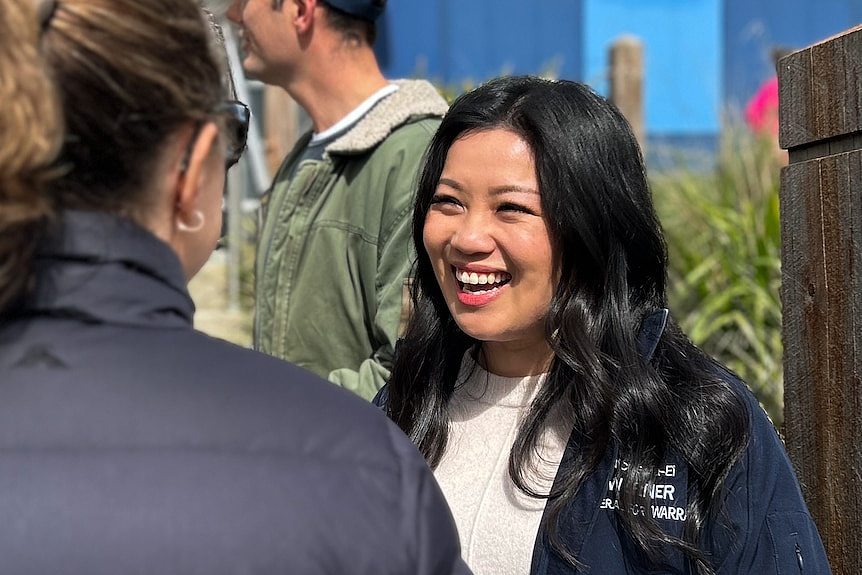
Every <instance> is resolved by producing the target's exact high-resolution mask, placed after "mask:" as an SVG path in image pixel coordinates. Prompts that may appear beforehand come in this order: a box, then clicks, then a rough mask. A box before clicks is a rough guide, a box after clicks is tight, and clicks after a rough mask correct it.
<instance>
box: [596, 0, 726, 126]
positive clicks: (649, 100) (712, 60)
mask: <svg viewBox="0 0 862 575" xmlns="http://www.w3.org/2000/svg"><path fill="white" fill-rule="evenodd" d="M584 17H585V18H584V22H585V44H586V45H585V54H586V56H585V75H584V81H585V82H587V83H589V84H591V85H592V86H593V87H595V88H596V90H598V91H599V92H601V93H603V94H607V91H608V85H607V70H608V48H609V47H610V45H611V44H612V43H613V41H614V40H615V39H617V38H618V37H619V36H621V35H623V34H633V35H635V36H638V37H639V38H640V39H641V41H642V42H643V43H644V59H645V62H644V66H645V74H646V79H645V94H644V98H645V102H644V105H645V108H646V110H645V113H646V130H647V132H648V133H649V134H650V135H659V134H689V135H692V134H694V135H696V134H712V133H715V132H717V131H718V127H719V110H720V106H721V105H720V97H721V86H720V81H721V69H722V62H721V59H722V50H721V1H720V0H586V3H585V6H584Z"/></svg>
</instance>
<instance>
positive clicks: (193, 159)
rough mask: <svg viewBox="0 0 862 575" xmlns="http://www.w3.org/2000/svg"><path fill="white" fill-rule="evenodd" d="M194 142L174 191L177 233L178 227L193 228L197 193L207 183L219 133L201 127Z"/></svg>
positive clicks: (210, 124) (215, 128)
mask: <svg viewBox="0 0 862 575" xmlns="http://www.w3.org/2000/svg"><path fill="white" fill-rule="evenodd" d="M192 137H193V138H194V141H192V142H191V143H190V147H188V148H187V149H188V150H189V152H188V155H187V158H188V159H187V160H186V161H185V166H179V173H178V175H177V179H176V187H175V190H174V202H173V204H174V220H175V222H176V226H177V229H180V230H181V225H186V226H187V227H189V226H191V227H194V225H195V224H194V220H195V216H194V215H192V214H194V212H195V211H198V212H199V211H200V207H199V205H198V202H199V196H200V190H201V187H202V185H203V184H204V181H205V179H206V176H207V173H208V169H212V166H208V163H209V162H210V161H212V159H211V156H212V154H213V152H214V151H215V147H216V145H217V144H218V138H219V129H218V126H216V125H215V123H213V122H207V123H205V124H203V125H202V126H201V127H200V128H199V129H198V130H196V131H195V133H194V134H193V136H192Z"/></svg>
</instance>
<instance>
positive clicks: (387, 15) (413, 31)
mask: <svg viewBox="0 0 862 575" xmlns="http://www.w3.org/2000/svg"><path fill="white" fill-rule="evenodd" d="M445 8H446V6H445V3H444V2H439V3H438V2H415V1H412V0H406V1H404V0H401V1H399V0H393V1H392V2H389V3H388V4H387V6H386V11H385V12H384V13H383V17H382V19H381V20H380V21H378V34H377V43H376V44H375V51H376V52H377V57H378V59H379V61H380V66H381V67H382V68H383V71H384V73H385V74H386V75H387V77H390V78H410V77H439V76H441V75H442V74H441V58H440V56H441V50H442V49H443V44H444V42H445V37H444V34H443V30H441V28H440V22H441V20H442V18H441V14H442V13H443V11H444V9H445Z"/></svg>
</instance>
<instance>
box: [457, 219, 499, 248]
mask: <svg viewBox="0 0 862 575" xmlns="http://www.w3.org/2000/svg"><path fill="white" fill-rule="evenodd" d="M450 243H451V245H452V247H453V248H454V249H456V250H458V251H459V252H461V253H463V254H478V253H490V252H492V251H494V246H495V243H494V238H493V235H492V233H491V228H490V226H489V225H488V222H487V221H486V220H485V219H484V218H480V217H470V216H468V217H466V218H463V219H462V220H461V221H460V222H459V225H458V227H457V228H456V230H455V233H454V234H453V235H452V239H451V241H450Z"/></svg>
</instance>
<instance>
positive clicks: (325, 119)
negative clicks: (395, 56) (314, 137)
mask: <svg viewBox="0 0 862 575" xmlns="http://www.w3.org/2000/svg"><path fill="white" fill-rule="evenodd" d="M330 56H331V57H330V58H327V61H326V62H321V63H319V64H315V63H313V62H309V66H308V68H307V70H308V73H307V74H305V75H304V76H305V77H304V78H301V79H298V80H297V81H295V82H288V83H286V84H285V85H284V86H283V87H284V88H285V90H287V92H288V93H289V94H290V95H291V97H293V99H294V100H296V102H297V103H298V104H299V105H300V106H302V107H303V109H305V111H306V112H307V113H308V115H309V117H310V118H311V123H312V126H313V129H314V131H315V132H318V133H319V132H323V131H324V130H326V129H327V128H329V127H331V126H333V125H334V124H335V123H337V122H338V121H339V120H341V119H342V118H344V117H345V116H346V115H347V114H349V113H350V112H351V111H353V110H354V109H355V108H356V107H357V106H359V105H360V104H361V103H362V102H364V101H365V100H366V99H368V97H369V96H371V95H372V94H374V93H375V92H377V91H378V90H380V89H381V88H383V87H385V86H386V85H387V83H388V82H387V81H386V78H385V77H384V76H383V73H382V72H381V71H380V67H379V66H378V64H377V60H376V58H375V57H374V52H372V51H371V49H370V48H360V49H353V50H345V51H342V50H339V51H337V52H335V53H333V54H330Z"/></svg>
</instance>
